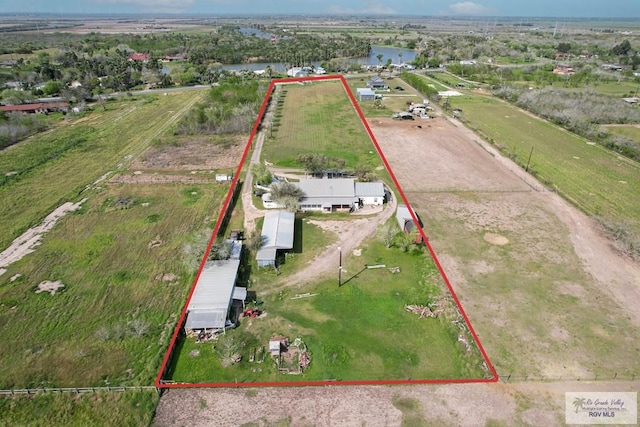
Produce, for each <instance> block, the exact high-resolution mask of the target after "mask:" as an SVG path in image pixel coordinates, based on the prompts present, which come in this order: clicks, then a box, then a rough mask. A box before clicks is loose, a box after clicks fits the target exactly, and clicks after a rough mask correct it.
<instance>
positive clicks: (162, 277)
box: [156, 273, 178, 282]
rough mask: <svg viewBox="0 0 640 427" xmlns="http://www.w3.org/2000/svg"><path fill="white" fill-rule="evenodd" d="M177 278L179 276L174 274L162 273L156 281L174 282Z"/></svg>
mask: <svg viewBox="0 0 640 427" xmlns="http://www.w3.org/2000/svg"><path fill="white" fill-rule="evenodd" d="M177 278H178V276H176V275H175V274H173V273H161V274H158V275H157V276H156V280H157V281H162V282H173V281H174V280H176V279H177Z"/></svg>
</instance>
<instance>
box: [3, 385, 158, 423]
mask: <svg viewBox="0 0 640 427" xmlns="http://www.w3.org/2000/svg"><path fill="white" fill-rule="evenodd" d="M157 402H158V394H157V393H156V391H155V390H146V391H126V392H115V393H88V394H83V395H75V394H73V393H64V394H53V393H49V394H38V395H35V396H15V397H6V398H5V397H3V398H1V399H0V425H3V426H26V425H34V426H36V425H49V426H63V425H64V426H106V425H118V426H143V425H149V424H150V423H151V418H152V416H153V411H154V409H155V406H156V404H157Z"/></svg>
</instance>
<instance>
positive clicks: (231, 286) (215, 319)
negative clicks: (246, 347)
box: [185, 241, 246, 330]
mask: <svg viewBox="0 0 640 427" xmlns="http://www.w3.org/2000/svg"><path fill="white" fill-rule="evenodd" d="M229 242H230V244H231V257H230V258H229V259H225V260H216V261H207V262H206V263H205V265H204V267H203V269H202V271H201V272H200V276H199V277H198V281H197V282H196V285H195V289H194V291H193V294H192V295H191V299H190V300H189V305H188V307H187V320H186V323H185V329H213V330H216V329H217V330H224V329H226V328H228V327H232V326H233V322H232V321H231V320H228V315H229V309H230V308H231V303H232V301H233V300H234V299H237V300H240V301H244V299H245V298H246V289H245V288H240V287H238V288H236V286H235V284H236V278H237V275H238V268H239V266H240V254H241V252H242V242H240V241H229Z"/></svg>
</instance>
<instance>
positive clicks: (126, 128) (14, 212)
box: [0, 93, 199, 248]
mask: <svg viewBox="0 0 640 427" xmlns="http://www.w3.org/2000/svg"><path fill="white" fill-rule="evenodd" d="M198 99H199V96H198V95H195V96H194V95H193V94H192V93H184V94H179V95H172V96H167V97H140V98H136V99H131V100H129V99H127V100H123V101H116V102H114V103H108V104H107V105H108V107H107V110H106V111H104V112H96V113H95V114H90V115H88V116H86V117H82V118H79V119H77V120H75V121H72V122H71V123H69V124H67V125H66V126H62V127H61V128H59V129H56V130H55V131H54V132H48V133H46V134H43V135H37V136H35V137H32V138H30V139H28V140H26V141H24V142H22V143H20V144H18V145H17V146H14V147H11V148H10V149H8V150H4V151H3V152H2V153H1V154H0V172H1V174H0V176H1V177H2V180H0V184H1V185H0V199H2V200H3V202H4V203H2V205H1V206H0V228H1V229H2V230H3V233H2V235H1V236H0V247H3V248H4V247H6V246H8V244H9V243H10V242H11V241H12V240H13V239H15V238H16V237H17V236H18V235H20V234H21V233H22V232H24V231H25V230H26V229H27V228H29V227H31V226H32V225H34V224H35V223H36V222H39V221H40V220H41V219H42V218H43V217H44V216H45V215H47V214H48V213H49V212H51V211H52V210H53V209H54V208H55V207H57V206H58V205H60V204H61V203H62V202H63V201H66V200H70V199H71V200H74V199H76V198H78V197H79V195H80V193H81V192H82V191H83V190H84V188H85V187H86V186H87V185H89V184H91V183H92V182H94V181H96V180H97V179H98V178H100V177H101V176H103V175H104V174H105V173H106V172H110V171H116V170H123V168H125V167H126V166H127V165H128V162H129V161H130V160H131V159H133V158H134V157H136V156H137V155H139V154H140V153H141V152H142V151H143V150H144V149H145V148H146V147H147V146H148V144H150V143H151V142H152V140H153V139H155V138H156V137H158V136H160V135H161V134H162V133H163V132H166V131H167V130H168V129H169V128H170V126H171V124H172V123H174V122H175V121H176V120H177V119H178V118H179V117H180V116H181V115H182V114H183V113H184V112H185V111H187V110H188V109H189V108H190V106H192V105H194V104H195V103H196V102H197V101H198ZM89 153H90V155H89Z"/></svg>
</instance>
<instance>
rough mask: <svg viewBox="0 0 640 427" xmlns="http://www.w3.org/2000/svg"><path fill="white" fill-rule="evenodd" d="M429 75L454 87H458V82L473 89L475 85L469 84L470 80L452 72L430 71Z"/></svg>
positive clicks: (466, 87)
mask: <svg viewBox="0 0 640 427" xmlns="http://www.w3.org/2000/svg"><path fill="white" fill-rule="evenodd" d="M429 76H430V77H432V78H433V79H435V80H439V81H440V82H442V83H444V84H445V85H447V86H450V87H451V88H453V89H458V88H457V87H456V85H458V84H462V85H464V88H465V89H472V88H474V87H475V86H474V85H471V84H469V83H468V82H466V81H464V80H461V79H459V78H457V77H456V76H454V75H452V74H448V73H440V72H436V73H429Z"/></svg>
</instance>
